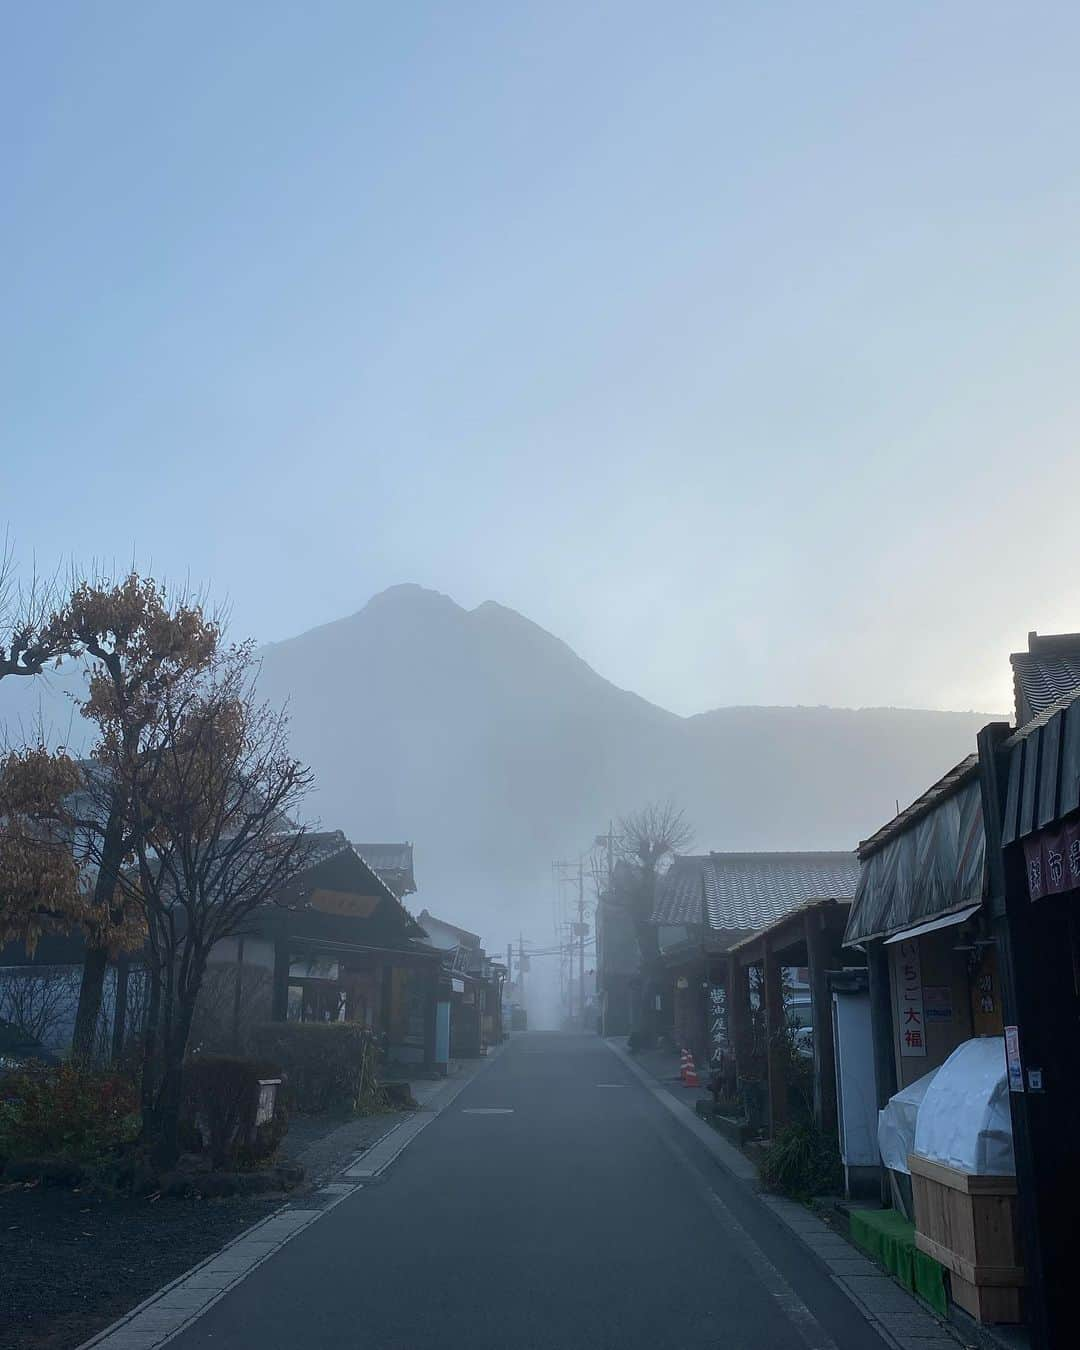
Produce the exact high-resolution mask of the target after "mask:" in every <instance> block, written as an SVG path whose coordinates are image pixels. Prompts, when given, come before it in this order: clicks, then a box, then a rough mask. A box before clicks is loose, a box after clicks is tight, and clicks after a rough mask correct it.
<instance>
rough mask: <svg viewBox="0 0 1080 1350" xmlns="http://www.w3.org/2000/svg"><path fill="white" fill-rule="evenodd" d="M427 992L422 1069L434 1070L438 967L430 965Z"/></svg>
mask: <svg viewBox="0 0 1080 1350" xmlns="http://www.w3.org/2000/svg"><path fill="white" fill-rule="evenodd" d="M426 985H427V991H426V994H425V1003H424V1069H425V1071H426V1072H428V1073H433V1072H434V1070H435V1024H436V1019H437V1017H438V1012H439V1006H438V1005H439V967H438V965H437V964H434V963H433V964H432V966H431V969H430V970H429V971H428V972H427V975H426Z"/></svg>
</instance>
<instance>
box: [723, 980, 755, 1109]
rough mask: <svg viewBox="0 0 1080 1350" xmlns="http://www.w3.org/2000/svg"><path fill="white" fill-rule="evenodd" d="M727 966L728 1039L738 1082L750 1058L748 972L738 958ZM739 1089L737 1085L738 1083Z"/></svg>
mask: <svg viewBox="0 0 1080 1350" xmlns="http://www.w3.org/2000/svg"><path fill="white" fill-rule="evenodd" d="M725 964H726V966H727V995H728V1038H729V1040H730V1043H731V1053H732V1055H733V1056H734V1059H735V1076H736V1080H737V1079H738V1078H739V1077H740V1076H742V1075H743V1074H744V1073H745V1072H746V1066H747V1063H748V1060H749V1056H750V1050H751V1046H750V997H749V986H748V984H747V979H746V971H745V970H744V969H743V968H742V966H740V965H739V958H738V957H737V956H729V957H728V958H727V960H726V962H725ZM736 1087H737V1083H736Z"/></svg>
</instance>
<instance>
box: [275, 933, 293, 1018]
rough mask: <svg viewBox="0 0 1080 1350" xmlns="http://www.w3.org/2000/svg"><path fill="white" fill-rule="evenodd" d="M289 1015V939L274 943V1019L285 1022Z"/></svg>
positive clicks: (285, 938)
mask: <svg viewBox="0 0 1080 1350" xmlns="http://www.w3.org/2000/svg"><path fill="white" fill-rule="evenodd" d="M288 1015H289V939H288V937H279V938H278V939H277V941H276V942H275V943H274V999H273V1009H272V1020H273V1021H275V1022H284V1021H285V1020H286V1019H287V1017H288Z"/></svg>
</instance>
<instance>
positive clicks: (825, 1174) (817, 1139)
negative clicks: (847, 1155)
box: [760, 1123, 841, 1200]
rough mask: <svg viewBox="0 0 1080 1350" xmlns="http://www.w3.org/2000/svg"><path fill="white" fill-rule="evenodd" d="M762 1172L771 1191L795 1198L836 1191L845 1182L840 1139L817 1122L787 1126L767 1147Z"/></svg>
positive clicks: (808, 1197) (801, 1198)
mask: <svg viewBox="0 0 1080 1350" xmlns="http://www.w3.org/2000/svg"><path fill="white" fill-rule="evenodd" d="M760 1175H761V1181H762V1184H763V1185H764V1186H765V1188H766V1189H767V1190H770V1191H777V1192H779V1193H780V1194H781V1195H788V1196H790V1197H791V1198H792V1199H793V1200H809V1199H810V1197H811V1196H814V1195H829V1194H832V1193H835V1191H837V1190H838V1189H839V1186H840V1182H841V1173H840V1153H839V1150H838V1149H837V1146H836V1140H835V1139H833V1138H832V1137H831V1136H830V1135H827V1134H823V1133H822V1132H821V1130H819V1129H818V1128H817V1126H816V1125H807V1124H803V1123H800V1124H795V1125H786V1126H785V1127H784V1128H783V1129H782V1130H780V1131H778V1132H777V1135H776V1138H775V1139H774V1140H773V1141H772V1143H771V1144H770V1145H769V1147H768V1148H767V1149H766V1150H765V1153H764V1156H763V1157H762V1160H761V1168H760Z"/></svg>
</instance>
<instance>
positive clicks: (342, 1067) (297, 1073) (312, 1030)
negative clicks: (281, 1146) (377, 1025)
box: [251, 1022, 379, 1115]
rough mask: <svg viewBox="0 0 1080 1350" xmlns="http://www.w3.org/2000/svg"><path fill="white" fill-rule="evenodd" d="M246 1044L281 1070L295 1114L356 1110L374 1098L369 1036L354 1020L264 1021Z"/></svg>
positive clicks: (376, 1090) (375, 1087) (372, 1048)
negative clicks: (248, 1043) (277, 1065)
mask: <svg viewBox="0 0 1080 1350" xmlns="http://www.w3.org/2000/svg"><path fill="white" fill-rule="evenodd" d="M251 1045H252V1048H253V1050H254V1051H255V1053H256V1054H257V1055H258V1056H259V1057H260V1058H262V1059H266V1060H270V1061H272V1062H273V1063H275V1064H279V1065H280V1066H281V1068H282V1070H283V1071H284V1074H285V1089H286V1099H287V1101H288V1104H289V1106H290V1108H291V1109H293V1110H295V1111H299V1112H301V1113H304V1114H310V1115H316V1114H318V1113H320V1112H322V1111H334V1110H339V1111H341V1110H343V1111H360V1110H363V1109H364V1108H365V1107H367V1106H370V1105H372V1104H374V1103H375V1102H376V1100H377V1099H378V1094H379V1088H378V1083H377V1082H376V1079H375V1042H374V1038H373V1036H372V1034H371V1032H370V1031H368V1030H367V1029H366V1028H365V1027H361V1026H359V1025H357V1024H356V1023H355V1022H264V1023H262V1024H261V1025H259V1026H255V1027H253V1028H252V1030H251Z"/></svg>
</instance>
